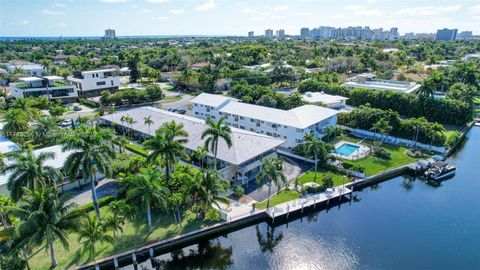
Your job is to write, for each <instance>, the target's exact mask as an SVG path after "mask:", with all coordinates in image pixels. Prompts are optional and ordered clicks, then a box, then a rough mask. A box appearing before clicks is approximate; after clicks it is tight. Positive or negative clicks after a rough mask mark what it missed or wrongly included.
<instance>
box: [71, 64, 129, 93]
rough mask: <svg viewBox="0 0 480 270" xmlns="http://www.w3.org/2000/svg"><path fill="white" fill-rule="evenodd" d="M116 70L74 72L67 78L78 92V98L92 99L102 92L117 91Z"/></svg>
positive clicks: (118, 82)
mask: <svg viewBox="0 0 480 270" xmlns="http://www.w3.org/2000/svg"><path fill="white" fill-rule="evenodd" d="M118 72H119V71H118V70H117V69H116V68H108V69H99V70H89V71H76V72H73V76H69V77H68V81H70V82H72V83H73V84H74V85H75V86H76V88H77V91H78V96H79V97H92V96H98V95H100V92H101V91H103V90H118V89H119V87H120V76H119V75H118Z"/></svg>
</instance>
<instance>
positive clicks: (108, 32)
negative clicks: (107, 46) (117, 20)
mask: <svg viewBox="0 0 480 270" xmlns="http://www.w3.org/2000/svg"><path fill="white" fill-rule="evenodd" d="M115 37H116V36H115V30H113V29H110V28H109V29H106V30H105V39H113V38H115Z"/></svg>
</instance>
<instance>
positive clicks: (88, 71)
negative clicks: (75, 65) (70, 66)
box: [82, 68, 117, 74]
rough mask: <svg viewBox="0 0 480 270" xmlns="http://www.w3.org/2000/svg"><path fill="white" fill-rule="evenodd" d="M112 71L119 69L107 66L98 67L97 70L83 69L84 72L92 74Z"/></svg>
mask: <svg viewBox="0 0 480 270" xmlns="http://www.w3.org/2000/svg"><path fill="white" fill-rule="evenodd" d="M111 71H117V69H116V68H105V69H96V70H85V71H82V73H86V74H90V73H98V72H111Z"/></svg>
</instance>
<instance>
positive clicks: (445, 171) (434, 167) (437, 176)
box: [425, 161, 457, 180]
mask: <svg viewBox="0 0 480 270" xmlns="http://www.w3.org/2000/svg"><path fill="white" fill-rule="evenodd" d="M456 170H457V168H456V167H455V166H452V165H449V164H448V163H446V162H443V161H437V162H434V163H432V164H431V165H430V168H429V169H428V170H427V171H426V172H425V176H426V177H428V178H430V179H433V180H441V179H444V178H447V177H449V176H452V175H454V174H455V171H456Z"/></svg>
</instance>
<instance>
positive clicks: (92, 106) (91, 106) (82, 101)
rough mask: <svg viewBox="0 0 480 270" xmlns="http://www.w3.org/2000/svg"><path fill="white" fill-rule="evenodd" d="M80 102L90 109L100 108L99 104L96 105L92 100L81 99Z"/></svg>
mask: <svg viewBox="0 0 480 270" xmlns="http://www.w3.org/2000/svg"><path fill="white" fill-rule="evenodd" d="M79 102H80V104H82V105H85V106H87V107H89V108H96V107H98V104H97V103H95V102H93V101H91V100H88V99H84V98H81V99H80V101H79Z"/></svg>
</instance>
